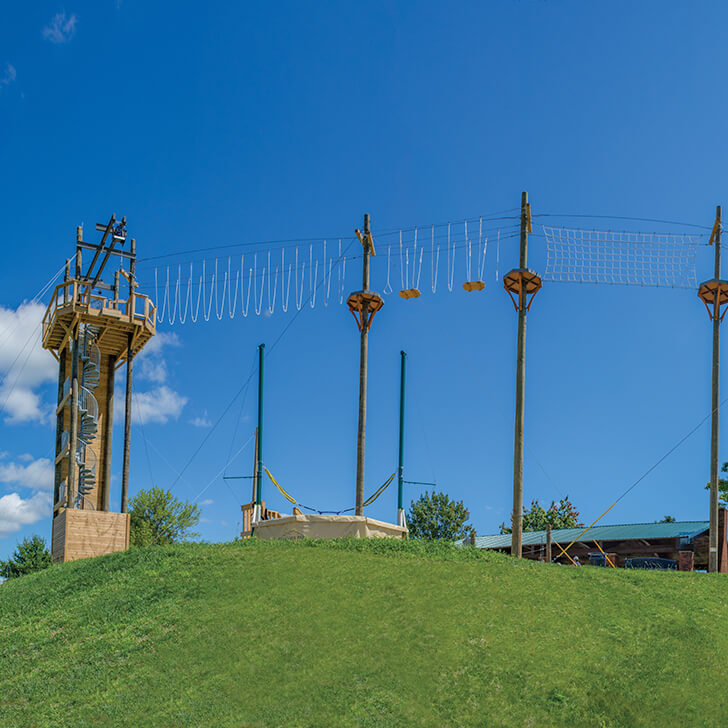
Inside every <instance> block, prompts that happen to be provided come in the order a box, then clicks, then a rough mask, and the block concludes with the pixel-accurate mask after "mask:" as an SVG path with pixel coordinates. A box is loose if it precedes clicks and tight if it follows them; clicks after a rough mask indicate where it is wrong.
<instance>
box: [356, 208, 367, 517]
mask: <svg viewBox="0 0 728 728" xmlns="http://www.w3.org/2000/svg"><path fill="white" fill-rule="evenodd" d="M363 247H364V260H363V263H362V290H363V291H368V290H369V255H370V246H369V215H364V243H363ZM368 317H369V302H368V301H366V300H363V301H362V306H361V320H362V327H361V332H360V334H359V340H360V345H359V426H358V429H357V433H356V510H355V513H356V515H357V516H361V515H363V513H364V509H363V505H362V504H363V503H364V449H365V444H366V433H367V364H368V359H369V322H368V321H367V318H368Z"/></svg>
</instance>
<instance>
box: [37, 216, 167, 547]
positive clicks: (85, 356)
mask: <svg viewBox="0 0 728 728" xmlns="http://www.w3.org/2000/svg"><path fill="white" fill-rule="evenodd" d="M96 230H97V231H99V232H100V233H102V235H101V240H100V242H97V243H90V242H86V241H84V240H83V229H82V228H81V227H79V228H77V231H76V256H75V259H74V266H73V271H72V269H71V268H72V266H71V262H70V261H67V263H66V272H65V277H64V281H63V283H61V284H60V285H58V286H56V288H55V290H54V291H53V295H52V297H51V300H50V303H49V304H48V308H47V310H46V312H45V315H44V317H43V323H42V337H43V338H42V342H43V347H44V348H46V349H48V350H49V351H50V352H51V353H52V354H53V356H54V357H55V358H56V360H57V361H58V400H57V406H56V447H55V460H54V468H55V477H54V485H53V536H52V539H51V542H52V555H53V559H54V560H55V561H69V560H73V559H77V558H84V557H85V556H95V555H99V554H101V553H109V552H111V551H119V550H123V549H125V548H127V547H128V545H129V517H128V514H127V513H126V511H127V501H128V484H129V447H130V433H131V429H130V428H131V412H130V410H131V386H132V362H133V359H134V357H135V356H136V355H137V354H138V353H139V352H140V351H141V350H142V348H143V347H144V346H145V344H146V343H147V342H148V341H149V340H150V339H151V338H152V336H154V334H155V332H156V308H155V307H154V305H153V304H152V302H151V301H150V299H149V298H148V297H147V296H144V295H142V294H140V293H138V292H137V290H136V289H137V285H138V284H137V282H136V279H135V276H134V268H135V262H136V250H135V247H136V246H135V241H134V240H133V239H131V241H130V245H129V246H127V248H128V249H125V244H126V242H127V241H126V219H125V218H122V220H120V221H117V219H116V217H115V216H114V215H112V216H111V218H110V220H109V222H108V223H102V224H97V225H96ZM87 250H88V251H92V255H91V261H90V263H89V265H88V266H87V268H86V269H85V270H84V266H83V253H84V251H87ZM112 257H113V258H114V260H115V261H117V262H118V264H119V266H118V269H117V270H116V271H115V272H114V274H113V283H109V282H107V281H104V280H103V279H102V274H103V273H104V271H105V269H106V266H107V263H108V262H109V260H110V259H111V258H112ZM125 265H126V267H125ZM122 291H123V292H124V294H123V295H122ZM124 364H125V365H126V375H127V376H126V402H125V404H126V407H125V423H124V453H123V467H122V488H121V507H120V511H121V513H112V512H111V510H110V504H111V443H112V439H113V429H112V428H113V418H114V379H115V373H116V371H117V370H118V369H119V367H121V366H122V365H124Z"/></svg>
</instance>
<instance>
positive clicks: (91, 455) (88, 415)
mask: <svg viewBox="0 0 728 728" xmlns="http://www.w3.org/2000/svg"><path fill="white" fill-rule="evenodd" d="M100 332H101V328H100V327H98V326H93V325H91V324H86V325H85V326H84V327H83V332H82V335H81V340H80V344H81V352H80V359H81V382H80V390H79V397H78V420H79V429H78V440H77V442H78V444H77V447H76V464H77V465H78V491H77V493H76V500H75V503H74V506H75V507H76V508H85V507H87V506H91V507H92V508H93V507H94V504H93V502H92V501H91V499H90V498H89V495H90V494H91V492H92V491H93V489H94V486H95V485H96V468H97V458H96V453H95V452H94V451H93V450H92V449H91V448H90V447H89V446H90V445H91V443H92V442H93V441H94V440H95V439H96V437H97V435H98V430H99V404H98V402H97V400H96V397H95V396H94V394H93V392H94V390H95V389H96V388H97V387H98V386H99V381H100V373H101V351H100V350H99V347H98V344H97V339H98V336H99V334H100Z"/></svg>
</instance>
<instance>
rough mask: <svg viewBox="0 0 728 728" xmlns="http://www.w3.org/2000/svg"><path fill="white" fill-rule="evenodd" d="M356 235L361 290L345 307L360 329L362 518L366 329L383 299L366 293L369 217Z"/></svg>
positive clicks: (360, 502) (360, 507) (359, 502)
mask: <svg viewBox="0 0 728 728" xmlns="http://www.w3.org/2000/svg"><path fill="white" fill-rule="evenodd" d="M355 232H356V235H357V237H358V238H359V242H360V243H361V245H362V248H363V249H364V256H363V264H362V290H361V291H356V292H355V293H352V294H351V295H350V296H349V298H348V299H347V301H346V303H347V305H348V306H349V310H350V311H351V312H352V314H353V315H354V318H355V319H356V324H357V326H358V327H359V332H360V341H359V426H358V430H357V436H356V507H355V510H354V512H355V514H356V515H357V516H362V515H364V449H365V442H366V429H367V358H368V355H369V329H370V328H371V324H372V319H373V318H374V315H375V314H376V312H377V311H379V309H380V308H381V307H382V306H383V305H384V301H383V299H382V297H381V296H380V295H379V294H377V293H374V292H373V291H370V290H369V259H370V257H371V256H372V255H376V253H375V252H374V241H373V240H372V233H371V228H370V220H369V215H364V232H363V234H362V233H361V232H360V231H359V230H356V231H355Z"/></svg>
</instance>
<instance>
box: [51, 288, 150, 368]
mask: <svg viewBox="0 0 728 728" xmlns="http://www.w3.org/2000/svg"><path fill="white" fill-rule="evenodd" d="M156 319H157V309H156V307H155V306H154V305H153V304H152V302H151V300H150V299H149V298H148V297H147V296H143V295H141V294H135V295H134V296H133V298H132V299H131V302H130V301H124V300H111V299H108V298H106V297H105V296H96V295H93V293H92V290H91V286H90V285H89V284H88V283H81V282H80V281H77V280H75V279H72V280H70V281H67V282H66V283H62V284H61V285H59V286H56V289H55V291H54V292H53V297H52V298H51V302H50V304H48V308H47V309H46V312H45V316H43V348H45V349H49V350H50V351H51V352H53V353H54V354H55V352H59V351H61V350H63V348H64V347H65V346H66V343H67V342H68V341H69V339H70V337H71V336H72V333H73V330H74V328H75V327H76V325H77V324H81V323H84V324H93V325H95V326H99V327H101V328H102V329H103V331H102V333H101V335H100V336H99V340H98V345H99V349H100V350H101V353H102V354H106V355H111V356H114V357H116V359H117V365H119V364H121V363H122V362H124V361H126V359H127V356H128V348H129V334H131V335H132V346H131V354H132V356H135V355H136V354H137V353H138V352H139V351H140V350H141V349H142V347H143V346H144V345H145V344H146V343H147V341H149V339H151V338H152V336H154V334H155V333H156V326H157V324H156ZM56 356H57V355H56Z"/></svg>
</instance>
